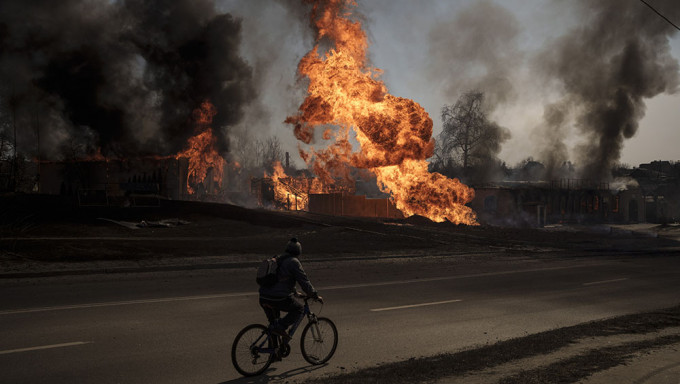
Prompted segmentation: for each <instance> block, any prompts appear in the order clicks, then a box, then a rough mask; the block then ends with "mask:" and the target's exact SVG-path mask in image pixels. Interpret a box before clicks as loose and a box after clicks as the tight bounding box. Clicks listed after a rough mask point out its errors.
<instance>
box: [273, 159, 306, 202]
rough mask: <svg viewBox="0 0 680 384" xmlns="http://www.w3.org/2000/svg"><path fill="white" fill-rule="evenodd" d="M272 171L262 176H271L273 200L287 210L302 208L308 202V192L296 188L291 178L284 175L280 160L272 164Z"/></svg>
mask: <svg viewBox="0 0 680 384" xmlns="http://www.w3.org/2000/svg"><path fill="white" fill-rule="evenodd" d="M273 167H274V171H273V173H272V174H271V175H267V172H265V174H264V176H265V177H269V178H271V181H272V187H273V188H274V200H275V201H277V202H278V203H279V204H282V205H284V206H286V207H287V208H288V209H289V210H303V209H306V208H307V204H308V203H309V194H308V193H305V192H304V191H302V190H300V189H299V188H296V187H295V185H293V183H292V181H293V180H292V178H291V177H288V175H286V172H285V171H284V170H283V166H282V165H281V163H280V162H278V161H277V162H275V163H274V164H273Z"/></svg>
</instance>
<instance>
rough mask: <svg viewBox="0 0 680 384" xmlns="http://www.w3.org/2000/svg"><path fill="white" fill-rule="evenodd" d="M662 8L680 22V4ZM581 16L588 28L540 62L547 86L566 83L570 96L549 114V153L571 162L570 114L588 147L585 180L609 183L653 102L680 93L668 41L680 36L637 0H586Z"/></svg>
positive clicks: (561, 41)
mask: <svg viewBox="0 0 680 384" xmlns="http://www.w3.org/2000/svg"><path fill="white" fill-rule="evenodd" d="M654 4H655V7H657V8H658V9H660V10H662V11H663V12H664V13H665V14H666V16H667V17H669V18H670V19H674V20H677V19H680V7H678V6H677V2H676V1H675V0H660V1H655V2H654ZM578 11H579V13H580V16H581V17H580V20H583V22H582V23H581V25H579V26H577V27H576V28H574V29H573V30H572V31H570V32H569V33H567V34H566V35H564V36H562V37H560V38H558V39H557V40H556V41H554V42H553V43H552V44H548V45H547V46H546V47H545V49H544V51H543V52H542V53H541V54H540V55H539V57H538V60H537V62H536V64H537V65H538V67H539V68H540V70H541V72H542V74H543V75H544V76H546V79H547V81H552V80H553V79H557V80H558V81H559V83H560V86H561V88H562V90H561V93H562V94H563V95H564V96H563V98H562V100H560V101H558V102H557V103H555V104H553V105H550V106H548V107H547V109H546V113H545V116H546V119H545V128H546V132H547V134H546V136H549V137H553V138H554V139H555V140H552V143H553V144H552V145H553V146H552V147H548V148H547V150H546V151H544V153H546V154H549V153H553V154H556V155H557V156H558V157H560V156H561V157H563V156H564V151H563V143H561V142H560V140H559V139H560V136H561V135H562V133H561V132H562V127H563V125H564V118H565V116H563V115H562V112H563V111H570V113H571V114H573V119H574V124H575V126H576V128H577V129H578V131H579V132H580V134H581V137H582V138H583V140H584V142H583V143H582V144H581V145H580V146H579V147H578V148H577V151H578V156H579V158H578V159H577V161H578V164H577V165H578V166H579V168H580V169H581V173H582V174H581V177H583V178H588V179H594V180H607V179H609V178H611V174H610V170H611V168H612V166H614V165H615V164H616V163H617V162H618V160H619V158H620V156H621V151H622V148H623V145H624V141H625V140H626V139H629V138H631V137H633V136H634V135H635V133H636V131H637V129H638V122H639V121H640V119H641V118H642V117H643V116H644V114H645V99H646V98H651V97H654V96H656V95H658V94H660V93H664V92H666V93H673V92H675V91H676V90H677V87H678V84H679V83H680V77H679V75H678V69H679V67H678V62H677V61H676V60H675V59H674V58H673V57H672V56H671V53H670V46H669V40H668V37H669V36H671V35H672V34H673V33H674V32H675V30H674V29H673V27H672V26H671V25H669V24H668V23H667V22H666V21H664V20H663V19H661V18H660V17H659V16H658V15H656V14H655V13H654V12H652V11H651V10H650V9H648V8H647V7H646V6H645V5H644V4H642V3H641V2H637V1H626V2H621V1H618V0H602V1H587V0H581V1H580V2H579V3H578ZM556 105H559V109H560V110H558V109H557V107H556ZM553 148H554V149H557V150H552V149H553ZM544 160H545V161H547V162H548V163H557V162H559V160H562V159H558V158H555V157H550V156H548V158H546V159H544Z"/></svg>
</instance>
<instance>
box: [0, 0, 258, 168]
mask: <svg viewBox="0 0 680 384" xmlns="http://www.w3.org/2000/svg"><path fill="white" fill-rule="evenodd" d="M240 40H241V24H240V20H238V19H235V18H234V17H232V16H231V15H229V14H226V13H218V12H217V11H216V10H215V4H214V2H213V1H212V0H194V1H192V0H179V1H175V0H120V1H106V0H65V1H49V0H37V1H21V0H6V1H3V2H2V3H0V84H3V86H2V87H1V88H0V98H1V99H2V101H3V102H5V101H7V100H13V101H14V103H15V105H16V108H15V109H16V113H15V117H16V120H17V125H18V126H19V130H20V133H19V136H20V137H19V141H20V143H19V146H22V144H23V146H24V150H25V151H27V149H26V147H28V146H30V141H34V140H35V138H36V135H37V129H38V127H40V131H41V135H40V140H41V142H42V148H43V149H42V152H43V155H44V156H47V157H53V158H58V157H63V156H64V155H65V153H64V150H65V149H67V150H68V149H70V150H74V151H75V150H76V149H81V150H82V151H84V152H92V151H93V150H94V149H95V148H101V151H102V153H103V154H104V155H118V156H134V155H146V154H157V155H170V154H174V153H176V152H178V151H179V150H181V149H182V147H183V146H184V145H185V144H186V140H187V138H188V137H190V136H192V135H193V134H195V132H193V130H192V122H191V113H192V111H193V110H194V109H195V108H198V107H199V106H200V104H201V103H202V102H203V101H204V100H210V101H211V102H212V103H213V104H214V105H215V107H216V108H217V111H218V114H217V115H216V116H215V118H214V120H213V123H214V127H216V128H217V127H228V126H232V125H234V124H236V123H237V122H238V121H239V120H240V119H241V118H242V114H243V112H242V109H243V107H244V106H245V105H246V104H247V103H249V102H250V101H251V100H252V99H253V98H254V96H255V91H254V88H253V86H252V73H251V68H250V66H249V65H248V64H247V63H246V62H245V61H244V60H243V59H242V58H241V57H240V56H239V54H238V47H239V44H240ZM5 110H7V108H5ZM225 133H226V132H222V131H220V130H217V132H216V134H217V136H218V144H219V145H221V148H220V150H221V151H226V150H227V140H226V136H225ZM82 151H81V152H82Z"/></svg>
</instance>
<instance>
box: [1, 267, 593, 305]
mask: <svg viewBox="0 0 680 384" xmlns="http://www.w3.org/2000/svg"><path fill="white" fill-rule="evenodd" d="M600 265H606V263H594V264H588V265H571V266H565V267H549V268H534V269H524V270H517V271H502V272H488V273H477V274H470V275H459V276H444V277H431V278H424V279H410V280H393V281H383V282H376V283H361V284H345V285H331V286H326V287H318V288H319V290H320V291H325V290H335V289H352V288H369V287H383V286H389V285H403V284H414V283H429V282H435V281H446V280H462V279H471V278H477V277H491V276H503V275H512V274H517V273H532V272H544V271H559V270H563V269H576V268H586V267H587V268H590V267H593V266H600ZM257 294H258V293H257V292H240V293H224V294H215V295H203V296H181V297H166V298H158V299H146V300H129V301H111V302H102V303H86V304H74V305H60V306H53V307H38V308H26V309H10V310H4V311H0V316H2V315H12V314H21V313H34V312H48V311H63V310H68V309H85V308H99V307H114V306H119V305H133V304H153V303H167V302H173V301H188V300H209V299H223V298H229V297H245V296H253V295H257Z"/></svg>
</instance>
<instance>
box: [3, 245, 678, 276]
mask: <svg viewBox="0 0 680 384" xmlns="http://www.w3.org/2000/svg"><path fill="white" fill-rule="evenodd" d="M507 251H511V250H493V251H478V252H460V253H454V252H446V253H438V254H431V255H421V254H409V255H383V256H356V257H335V258H331V257H329V258H323V259H305V263H323V262H327V261H366V260H389V259H409V258H414V257H441V256H457V255H484V254H494V253H496V254H497V253H504V252H507ZM566 252H567V253H569V251H566ZM581 252H584V253H589V254H591V255H595V256H597V257H603V256H623V255H626V256H634V255H640V254H643V255H649V256H655V255H664V254H680V247H672V248H659V249H650V250H644V251H641V250H623V249H606V250H604V249H585V250H581ZM562 253H563V252H562ZM584 256H586V255H583V256H581V257H584ZM259 265H260V260H258V261H237V262H223V263H210V264H174V265H154V266H139V267H111V268H91V269H73V270H53V271H40V272H7V273H0V280H2V279H22V278H37V277H58V276H83V275H112V274H123V273H147V272H176V271H192V270H209V269H240V268H257V266H259Z"/></svg>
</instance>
